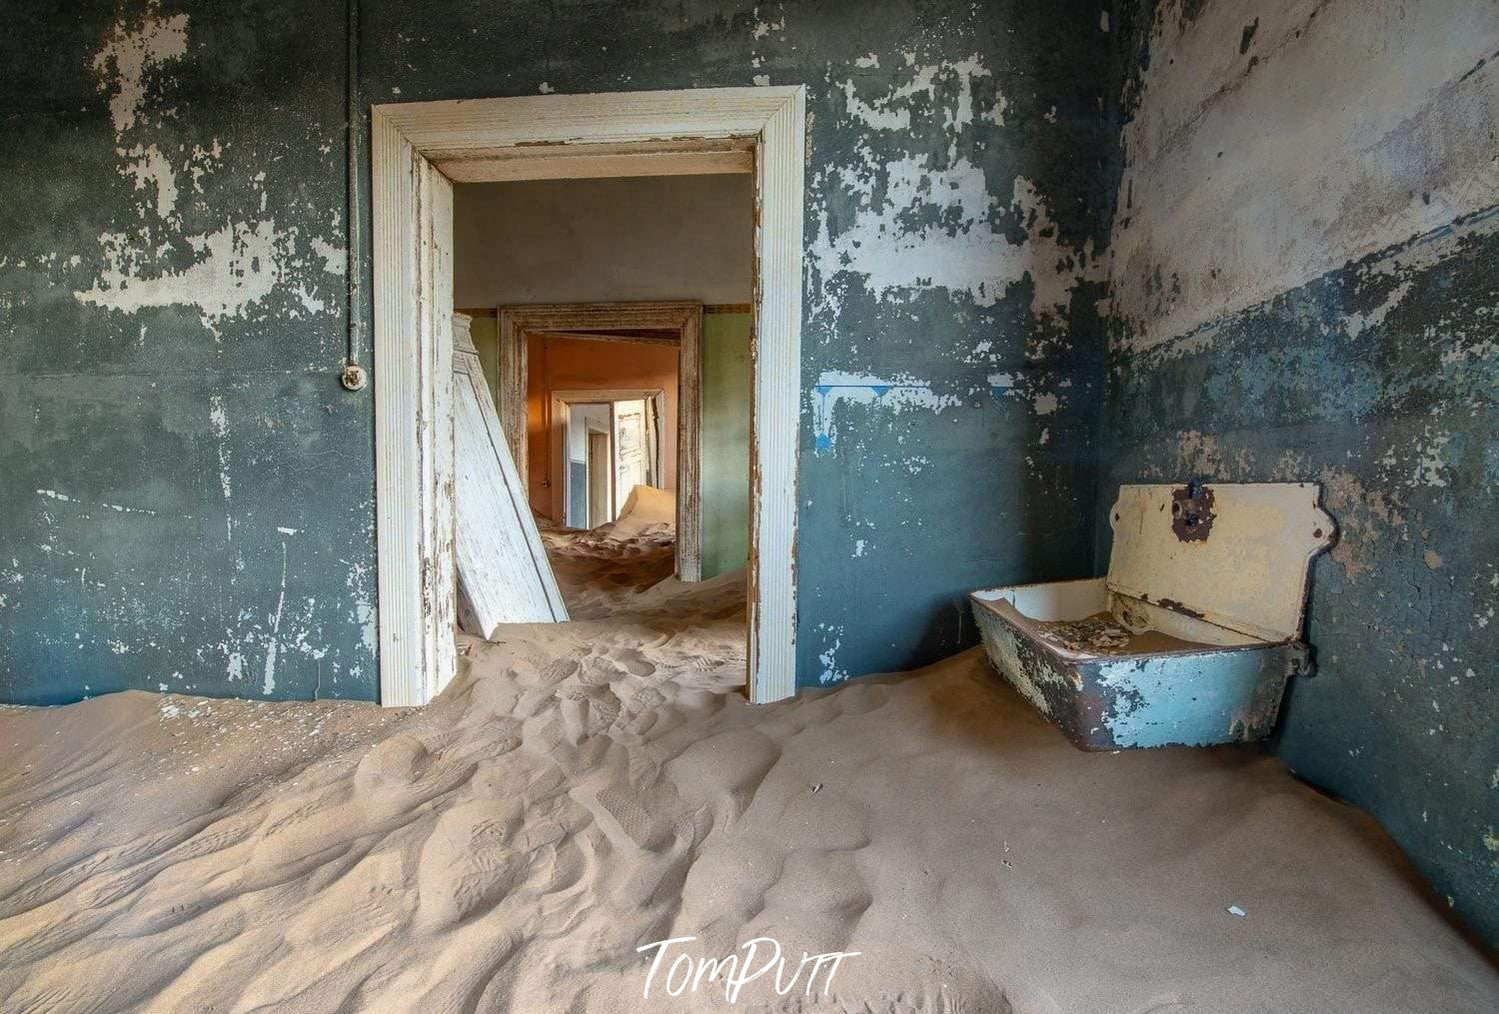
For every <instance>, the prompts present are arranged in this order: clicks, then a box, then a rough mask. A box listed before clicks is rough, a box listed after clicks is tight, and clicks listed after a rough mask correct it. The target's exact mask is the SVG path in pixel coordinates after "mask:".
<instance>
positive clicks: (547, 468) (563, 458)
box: [526, 338, 677, 520]
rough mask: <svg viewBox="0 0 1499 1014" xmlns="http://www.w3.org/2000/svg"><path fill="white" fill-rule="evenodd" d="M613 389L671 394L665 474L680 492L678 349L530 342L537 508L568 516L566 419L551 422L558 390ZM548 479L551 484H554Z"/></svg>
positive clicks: (530, 436)
mask: <svg viewBox="0 0 1499 1014" xmlns="http://www.w3.org/2000/svg"><path fill="white" fill-rule="evenodd" d="M611 388H625V389H629V388H660V389H661V390H663V391H664V392H666V397H665V398H664V399H663V401H664V402H665V418H664V419H662V420H661V456H662V458H663V459H664V460H663V461H662V471H663V473H664V474H665V479H666V488H667V489H676V488H677V350H676V347H675V346H672V345H652V344H648V343H645V342H598V341H580V340H577V339H572V338H550V339H541V338H529V339H527V344H526V460H527V464H528V467H529V469H530V472H529V474H530V483H531V490H530V493H531V506H532V507H533V508H535V509H536V510H537V511H539V512H540V513H542V514H544V515H546V516H547V517H549V518H552V519H553V520H560V519H561V518H562V512H563V503H562V495H563V470H564V469H565V468H566V467H567V454H566V451H565V450H564V448H563V446H562V424H563V420H562V419H551V420H548V418H547V416H548V415H550V414H551V406H552V392H553V391H573V390H584V391H604V390H609V389H611ZM549 425H550V430H551V432H550V433H548V432H547V430H548V426H549ZM549 452H550V453H549ZM547 480H550V481H551V485H550V486H548V485H547V484H546V481H547Z"/></svg>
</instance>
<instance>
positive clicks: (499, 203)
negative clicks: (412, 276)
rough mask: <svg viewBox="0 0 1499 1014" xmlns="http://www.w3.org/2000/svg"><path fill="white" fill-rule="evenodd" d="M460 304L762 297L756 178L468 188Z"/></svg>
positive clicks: (457, 274) (457, 216)
mask: <svg viewBox="0 0 1499 1014" xmlns="http://www.w3.org/2000/svg"><path fill="white" fill-rule="evenodd" d="M453 242H454V246H455V252H454V256H453V290H454V297H453V301H454V303H455V304H456V305H458V306H469V307H480V306H483V307H495V306H506V305H510V304H516V303H617V302H627V301H630V300H653V299H695V300H697V301H698V302H702V303H748V302H749V301H750V299H751V298H752V296H753V282H754V264H753V252H754V244H755V236H754V184H753V181H752V179H751V177H749V176H748V175H724V176H657V177H643V178H631V179H618V180H538V181H534V182H525V183H478V184H461V185H459V186H458V187H457V188H456V191H455V193H454V195H453Z"/></svg>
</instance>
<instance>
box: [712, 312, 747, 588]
mask: <svg viewBox="0 0 1499 1014" xmlns="http://www.w3.org/2000/svg"><path fill="white" fill-rule="evenodd" d="M753 327H754V318H753V316H752V315H750V314H748V313H709V314H705V315H704V317H703V425H702V432H701V440H702V461H703V468H702V485H703V499H702V514H703V577H704V578H710V577H717V576H718V575H720V574H727V573H728V572H729V571H732V570H737V569H739V568H740V567H743V566H744V565H745V562H746V561H747V560H748V558H749V557H748V553H749V441H750V334H751V331H752V329H753Z"/></svg>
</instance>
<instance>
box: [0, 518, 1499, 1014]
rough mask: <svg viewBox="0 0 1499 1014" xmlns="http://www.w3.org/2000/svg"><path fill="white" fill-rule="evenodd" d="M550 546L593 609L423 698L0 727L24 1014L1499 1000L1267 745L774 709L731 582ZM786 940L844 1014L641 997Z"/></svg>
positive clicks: (856, 692)
mask: <svg viewBox="0 0 1499 1014" xmlns="http://www.w3.org/2000/svg"><path fill="white" fill-rule="evenodd" d="M546 538H547V540H548V541H549V543H551V544H552V546H553V549H554V551H555V553H556V556H557V559H558V571H559V577H560V579H561V580H562V582H563V584H564V587H565V588H566V590H567V594H568V596H569V599H570V603H571V605H572V609H573V613H574V616H575V617H577V620H576V621H575V622H573V623H570V624H568V625H566V626H565V627H561V628H558V627H551V628H543V627H520V628H515V629H514V631H513V636H511V637H509V638H507V640H506V642H505V643H504V644H500V645H485V644H476V643H473V642H466V643H465V650H466V652H467V658H466V661H465V664H464V669H463V671H462V672H461V673H460V674H459V676H458V678H457V679H456V680H455V681H454V683H453V685H452V686H451V687H450V688H449V690H448V691H447V692H446V693H445V694H444V695H443V696H442V697H441V698H440V699H439V700H438V701H437V702H435V703H434V704H433V705H431V706H429V707H428V708H427V709H425V710H422V711H413V712H404V713H400V712H389V711H381V710H379V709H376V708H372V707H367V706H358V705H348V704H342V705H340V704H331V703H317V704H280V705H276V704H255V703H249V702H236V701H209V700H203V699H199V698H186V697H174V696H160V695H154V694H144V693H129V694H118V695H114V696H111V697H107V698H102V699H98V700H93V701H88V702H85V703H83V704H79V705H75V706H72V707H68V708H62V709H53V710H22V709H5V710H0V745H3V748H4V750H5V757H6V763H5V764H4V767H3V771H0V850H3V851H0V1009H3V1010H5V1011H7V1012H15V1011H32V1010H65V1011H115V1010H125V1009H142V1010H152V1011H163V1010H209V1009H211V1010H216V1011H240V1010H252V1009H253V1010H298V1011H301V1010H319V1011H334V1010H339V1011H355V1010H378V1011H402V1010H417V1009H420V1010H423V1011H444V1010H470V1009H481V1010H497V1011H518V1012H533V1011H613V1010H619V1011H635V1010H640V1011H672V1010H702V1011H715V1010H719V1011H722V1010H730V1009H748V1010H772V1009H773V1010H777V1011H783V1010H784V1011H798V1010H801V1011H814V1010H815V1011H881V1012H882V1011H902V1012H904V1011H942V1012H969V1014H990V1012H994V1014H1000V1012H1004V1011H1009V1010H1016V1011H1038V1012H1039V1011H1111V1012H1114V1011H1119V1012H1130V1011H1165V1010H1179V1009H1182V1010H1185V1009H1190V1010H1200V1011H1240V1010H1242V1011H1251V1010H1253V1011H1264V1010H1301V1011H1333V1010H1337V1011H1360V1012H1370V1011H1382V1010H1388V1011H1437V1010H1442V1011H1464V1012H1467V1011H1478V1010H1485V1009H1489V1010H1492V1009H1495V1008H1496V1007H1499V977H1496V974H1495V971H1494V969H1493V968H1492V966H1490V965H1489V964H1488V963H1487V962H1486V960H1485V958H1484V957H1483V956H1482V955H1480V954H1479V953H1477V952H1476V951H1475V950H1473V949H1472V948H1471V947H1470V946H1469V945H1468V944H1466V943H1465V942H1464V941H1463V940H1462V939H1461V938H1460V937H1459V935H1458V934H1457V933H1456V932H1455V931H1454V930H1453V929H1451V928H1450V927H1449V926H1448V925H1447V924H1446V923H1445V922H1444V921H1443V918H1442V916H1441V914H1440V913H1439V912H1438V911H1436V910H1435V909H1434V908H1433V906H1432V905H1431V903H1430V902H1429V901H1428V899H1427V896H1426V894H1425V892H1424V890H1423V888H1421V886H1420V885H1419V883H1418V882H1417V881H1416V879H1415V878H1414V876H1413V874H1412V873H1411V872H1410V870H1409V868H1408V867H1407V865H1406V863H1405V861H1404V860H1403V859H1402V858H1401V856H1400V855H1399V854H1398V853H1397V852H1396V851H1395V850H1394V848H1393V847H1392V846H1391V845H1390V844H1389V842H1388V841H1387V839H1386V838H1385V837H1384V836H1383V835H1382V834H1381V833H1380V832H1379V831H1378V830H1377V828H1375V826H1374V825H1373V824H1372V822H1371V821H1369V820H1368V819H1366V818H1365V817H1363V816H1362V815H1361V814H1359V813H1358V812H1356V811H1354V810H1352V809H1350V808H1348V807H1345V806H1342V805H1339V804H1337V803H1334V802H1331V801H1329V800H1327V799H1325V798H1323V797H1321V796H1319V795H1318V794H1317V793H1315V792H1313V791H1311V790H1310V789H1308V788H1306V787H1304V786H1302V785H1300V784H1298V783H1297V782H1295V781H1294V780H1293V779H1291V778H1290V777H1289V776H1288V775H1287V774H1286V772H1285V771H1284V769H1283V768H1282V767H1281V765H1280V764H1279V763H1278V762H1276V761H1274V760H1273V759H1270V758H1267V757H1265V756H1262V755H1261V754H1259V753H1258V752H1256V751H1253V750H1247V749H1222V750H1212V751H1185V750H1164V751H1151V752H1137V753H1129V754H1118V755H1097V754H1084V753H1080V752H1078V751H1076V750H1074V749H1073V748H1072V747H1070V746H1069V745H1067V744H1066V743H1065V742H1064V741H1063V740H1062V738H1061V736H1060V735H1058V734H1057V733H1056V732H1055V731H1053V730H1052V729H1051V728H1050V727H1049V726H1047V725H1045V724H1044V723H1043V722H1041V721H1040V720H1039V719H1037V718H1036V717H1034V716H1033V715H1032V713H1031V712H1029V711H1028V710H1027V709H1026V707H1025V706H1024V705H1023V703H1022V702H1021V701H1020V699H1019V698H1018V697H1017V696H1016V695H1014V694H1013V693H1012V692H1011V691H1009V690H1008V689H1007V688H1005V687H1004V686H1003V685H1002V684H1001V683H1000V682H999V680H998V679H997V678H996V677H995V676H994V675H993V674H992V673H991V672H990V671H989V670H988V668H987V666H986V663H985V662H984V661H983V659H982V657H981V656H980V655H978V654H975V653H968V654H964V655H961V656H959V657H957V658H955V659H952V660H950V661H948V662H946V663H943V664H942V665H939V666H935V667H933V668H930V669H927V670H923V671H921V672H917V673H912V674H907V675H905V676H901V677H894V678H887V679H880V680H864V681H859V682H856V683H853V684H850V685H848V686H845V687H843V688H841V689H839V690H836V691H832V692H816V693H809V694H806V695H804V696H802V697H801V698H799V699H797V700H796V701H793V702H786V703H784V704H780V705H776V706H772V707H764V708H755V707H751V706H749V705H748V704H746V703H745V702H744V700H743V699H742V697H740V696H739V695H738V694H737V693H736V690H735V687H736V685H737V684H738V683H739V682H740V679H741V672H742V666H743V663H744V646H743V637H744V628H743V623H744V613H743V596H742V590H741V588H742V580H731V579H719V580H716V581H711V582H707V583H705V584H702V585H698V586H695V587H691V588H688V587H685V586H682V585H680V584H678V583H677V582H675V581H673V580H671V579H670V578H669V577H668V576H667V575H669V573H670V570H671V563H670V548H669V543H668V541H667V540H665V539H664V538H662V537H660V536H655V535H652V534H651V533H650V532H647V533H645V534H644V535H642V536H640V537H638V538H636V539H634V540H632V541H631V542H630V543H629V544H627V545H625V546H618V545H614V546H611V545H610V544H609V543H608V541H607V540H606V539H604V538H603V537H601V536H599V535H596V534H591V535H568V534H559V533H549V534H548V535H547V536H546ZM611 614H613V616H614V622H609V623H605V622H601V618H603V617H606V616H609V615H611ZM1230 906H1238V907H1239V908H1240V909H1241V910H1242V911H1243V912H1244V913H1245V914H1244V915H1243V916H1242V917H1240V916H1237V915H1235V914H1232V913H1231V912H1230V911H1229V907H1230ZM761 935H765V936H771V937H774V938H776V939H777V940H778V941H779V942H780V943H781V945H782V946H783V947H784V948H785V950H786V951H788V952H790V955H791V961H790V962H789V963H788V965H787V966H786V968H785V975H786V977H787V978H789V977H790V975H791V974H792V972H793V971H794V970H796V968H797V965H798V963H799V960H800V957H801V952H802V951H803V950H808V951H811V952H814V953H819V952H831V951H837V950H844V951H858V952H860V953H859V954H858V955H857V956H854V957H850V958H846V959H845V960H844V961H843V962H842V964H841V965H840V966H839V967H838V969H837V972H836V975H835V977H834V979H833V983H832V994H831V995H822V996H820V997H813V998H810V999H809V998H807V997H806V996H805V994H804V988H803V987H804V986H805V979H806V977H805V976H803V977H802V979H801V981H799V982H798V983H797V984H796V986H795V987H794V988H793V989H792V990H791V992H790V994H789V995H788V996H786V997H778V996H777V995H776V993H775V990H774V988H773V982H772V976H771V975H765V976H762V977H760V978H758V979H755V980H752V981H750V982H748V983H747V984H746V985H744V986H743V991H742V993H740V995H739V997H738V1003H737V1004H736V1005H730V1004H728V1003H727V1002H726V1001H725V997H724V991H723V987H722V981H721V980H720V981H718V982H716V983H713V984H707V983H704V984H703V985H701V986H700V988H699V989H698V990H697V991H696V992H695V993H691V992H689V993H686V994H684V995H683V997H682V998H680V999H671V998H669V997H667V996H666V995H665V987H664V984H663V982H662V978H663V977H664V975H665V974H666V972H667V971H668V969H667V968H666V967H665V965H663V967H662V969H661V970H660V972H659V973H658V978H657V979H656V980H655V981H654V982H653V983H652V991H651V996H650V998H649V999H643V998H642V990H643V989H644V988H645V986H646V975H647V972H648V970H649V965H650V962H649V960H648V958H649V956H650V954H651V953H652V952H647V953H646V954H640V953H637V951H636V948H637V947H638V946H640V945H642V944H647V943H650V942H653V941H658V940H662V939H665V938H668V937H689V936H691V937H696V938H697V939H696V940H695V941H692V942H690V943H685V944H677V945H673V947H674V949H673V950H672V951H670V952H668V955H667V960H668V962H669V961H671V960H672V959H674V958H675V957H676V956H677V954H678V953H682V954H691V955H693V956H695V957H721V956H724V955H727V954H729V953H730V952H731V951H733V949H734V948H735V947H736V946H737V945H738V944H740V943H741V942H743V941H746V940H749V939H750V938H752V937H756V936H761ZM764 946H765V947H768V945H764ZM763 953H764V952H763V951H762V952H761V954H762V956H763ZM759 960H761V959H759V958H757V961H759ZM783 982H784V980H783ZM817 983H818V986H819V987H821V986H822V985H824V984H825V982H824V979H823V978H822V977H819V979H818V980H817Z"/></svg>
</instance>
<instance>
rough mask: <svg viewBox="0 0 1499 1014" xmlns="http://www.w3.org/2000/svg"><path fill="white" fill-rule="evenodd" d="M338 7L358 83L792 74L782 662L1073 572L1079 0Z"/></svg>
mask: <svg viewBox="0 0 1499 1014" xmlns="http://www.w3.org/2000/svg"><path fill="white" fill-rule="evenodd" d="M606 10H607V13H605V11H606ZM361 24H362V26H363V34H362V38H361V58H360V62H361V68H362V70H363V77H362V96H361V100H362V101H363V102H390V101H415V100H422V99H437V98H462V97H467V96H496V95H526V94H536V93H538V92H549V91H555V92H592V91H618V90H636V89H648V88H692V87H713V86H725V85H734V86H745V85H753V84H756V83H768V84H792V83H802V84H805V85H806V86H807V88H808V114H809V115H808V124H807V130H808V133H807V140H808V148H807V151H808V162H809V166H808V175H807V185H808V197H807V201H808V203H807V254H808V269H807V282H806V301H805V321H806V323H805V328H804V334H803V349H804V352H803V373H802V380H803V386H804V399H803V405H802V410H803V416H802V420H803V425H802V447H801V463H800V493H799V502H800V504H801V511H800V515H799V519H798V520H799V525H800V528H799V533H798V541H797V553H798V572H797V573H798V587H799V589H800V599H799V622H798V643H799V654H800V658H799V664H798V676H799V678H800V679H802V680H803V681H806V682H811V683H817V682H826V681H835V680H839V679H843V678H845V677H847V676H850V675H855V674H859V673H867V672H873V671H880V670H889V669H895V668H902V667H905V666H909V665H912V664H916V663H920V662H925V661H929V660H932V659H934V658H937V657H939V656H941V655H945V654H947V653H949V652H951V651H953V650H955V649H956V648H958V647H959V646H961V645H965V644H969V643H973V642H974V641H975V633H974V631H973V629H972V623H971V620H970V618H969V616H968V612H967V605H966V603H965V602H964V599H963V596H964V594H965V593H966V591H968V590H969V589H971V588H974V587H978V586H981V585H984V584H994V583H1001V582H1008V581H1023V580H1027V579H1042V578H1051V577H1066V576H1080V575H1083V574H1085V573H1087V572H1088V570H1089V568H1090V567H1091V565H1092V559H1093V554H1092V530H1093V529H1092V523H1091V512H1092V509H1093V501H1094V489H1093V471H1092V467H1091V463H1092V458H1091V450H1092V444H1091V434H1092V433H1093V432H1094V428H1095V427H1094V419H1095V416H1096V405H1097V401H1098V398H1099V392H1100V385H1099V376H1100V370H1101V344H1102V343H1101V341H1100V335H1101V329H1100V326H1099V325H1098V323H1097V321H1096V318H1095V317H1094V316H1093V312H1092V307H1093V304H1094V301H1095V300H1096V298H1097V296H1098V295H1099V293H1100V287H1101V283H1100V282H1099V280H1098V279H1099V278H1100V276H1101V273H1100V271H1099V268H1098V263H1097V254H1098V252H1099V249H1100V243H1101V236H1102V233H1103V230H1104V227H1105V226H1106V221H1105V220H1104V219H1102V218H1100V217H1099V215H1098V213H1097V209H1098V207H1099V206H1100V204H1101V202H1100V201H1099V200H1097V188H1098V187H1099V185H1100V183H1101V180H1102V178H1103V175H1102V172H1101V168H1100V164H1101V163H1102V162H1103V161H1104V156H1103V154H1102V150H1103V149H1102V146H1103V145H1104V144H1105V143H1106V140H1107V138H1106V136H1105V123H1104V118H1103V116H1102V115H1101V112H1102V107H1103V101H1104V90H1105V89H1104V82H1105V79H1106V73H1105V72H1106V69H1107V66H1108V59H1109V52H1110V50H1109V38H1110V36H1109V33H1108V31H1107V19H1106V18H1103V17H1101V14H1100V8H1099V6H1098V5H1097V4H1093V3H1084V2H1064V3H1051V4H1048V5H1046V11H1045V15H1044V16H1040V15H1038V13H1037V9H1036V7H1035V5H1034V4H1032V3H1028V2H1021V0H1007V2H996V3H987V4H977V5H975V4H970V3H966V2H958V0H920V2H918V0H881V2H877V3H868V4H841V3H840V4H829V3H814V2H810V0H808V2H797V3H784V4H782V3H761V4H758V5H756V4H753V3H749V2H732V0H688V2H685V3H678V4H671V5H661V4H656V3H645V2H626V3H615V4H610V5H608V6H607V9H606V8H605V7H602V6H600V5H597V4H591V3H579V2H562V3H556V2H554V3H546V4H541V3H519V4H513V5H510V6H508V7H506V8H505V9H504V11H503V12H500V13H499V14H497V13H496V11H495V9H494V8H493V7H491V6H486V5H472V6H452V7H444V8H440V9H439V8H435V7H434V8H431V9H421V10H418V9H415V8H412V7H411V5H409V4H396V3H391V2H388V0H380V2H373V3H372V2H366V3H365V4H364V5H363V7H362V9H361Z"/></svg>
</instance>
